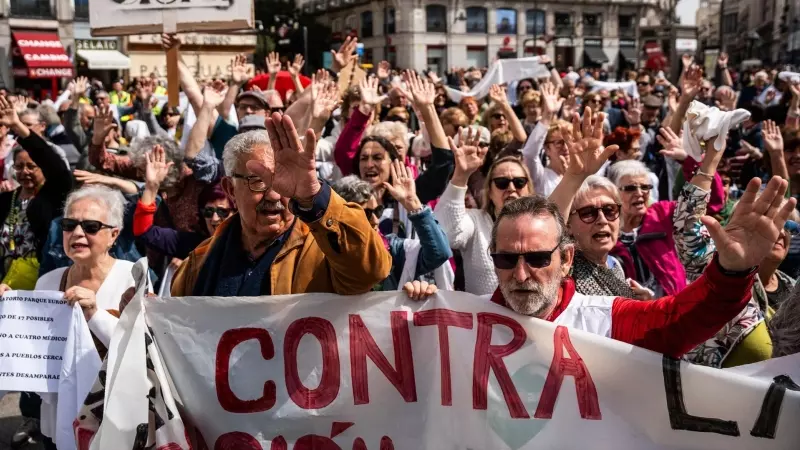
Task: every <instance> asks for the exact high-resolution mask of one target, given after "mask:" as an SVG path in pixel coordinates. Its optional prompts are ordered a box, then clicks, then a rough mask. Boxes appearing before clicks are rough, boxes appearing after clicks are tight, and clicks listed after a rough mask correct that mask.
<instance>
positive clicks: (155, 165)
mask: <svg viewBox="0 0 800 450" xmlns="http://www.w3.org/2000/svg"><path fill="white" fill-rule="evenodd" d="M170 167H171V163H167V162H166V160H165V156H164V151H163V150H161V148H160V147H156V149H155V150H153V152H151V153H149V154H147V168H146V170H145V188H144V191H143V192H142V197H141V199H140V200H139V202H138V203H137V204H136V211H135V212H134V215H133V234H134V236H136V238H137V239H138V240H139V241H140V242H142V243H144V244H145V245H146V246H147V247H148V248H151V249H153V250H156V251H158V252H160V253H162V254H164V255H167V256H171V257H173V258H178V259H183V258H186V257H187V256H188V255H189V253H191V252H192V250H194V249H195V248H196V247H197V246H198V245H199V244H200V243H201V242H203V241H204V240H206V239H208V237H209V236H211V235H213V234H214V230H216V229H217V227H218V226H219V225H220V224H221V223H222V222H223V221H224V220H225V219H227V218H228V216H230V215H231V214H232V213H233V212H235V209H234V208H233V207H232V204H231V201H230V199H228V197H227V196H226V195H225V193H224V192H223V190H222V187H221V186H220V185H219V183H217V184H209V185H206V187H205V188H204V189H203V191H202V192H201V193H200V196H199V200H198V204H197V207H198V212H199V214H200V217H202V219H203V220H202V222H200V223H198V225H197V226H196V227H195V230H193V231H190V232H181V231H178V230H175V229H172V228H166V227H159V226H154V225H153V220H154V218H155V215H156V210H157V204H156V198H157V196H158V190H159V189H160V185H161V182H162V181H164V178H166V176H167V174H168V172H169V168H170Z"/></svg>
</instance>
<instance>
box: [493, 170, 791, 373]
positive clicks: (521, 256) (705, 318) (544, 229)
mask: <svg viewBox="0 0 800 450" xmlns="http://www.w3.org/2000/svg"><path fill="white" fill-rule="evenodd" d="M787 186H788V183H787V182H786V181H785V180H783V179H781V178H779V177H774V178H773V179H772V180H770V181H769V183H768V184H767V186H766V188H765V189H764V191H763V192H762V193H761V194H760V195H759V189H760V187H761V181H760V180H759V179H756V178H754V179H753V180H751V181H750V183H749V184H748V185H747V190H746V191H745V194H744V196H742V199H741V200H740V202H739V204H738V205H737V207H736V210H735V211H734V213H733V216H732V217H731V220H730V222H729V223H728V225H727V226H726V227H725V228H724V229H723V228H722V226H721V225H720V224H719V222H717V221H716V220H714V219H713V218H711V217H708V216H706V217H704V218H703V219H702V221H703V224H704V225H706V227H707V228H708V231H709V233H710V234H711V237H712V238H713V239H714V241H715V242H717V254H716V255H715V256H714V260H713V262H712V263H711V264H709V266H708V267H707V268H706V270H705V273H704V274H703V275H702V276H701V277H700V278H699V279H698V280H697V281H695V282H694V283H692V284H690V285H689V286H687V287H686V288H685V289H684V290H682V291H681V292H679V293H678V294H677V295H674V296H668V297H662V298H660V299H658V300H652V301H640V300H634V299H627V298H620V297H606V296H591V295H583V294H580V293H578V292H575V283H574V282H573V281H572V279H571V278H570V276H569V274H570V270H571V268H572V258H573V256H574V253H575V248H574V246H573V244H572V242H571V241H570V239H569V235H568V232H567V226H566V225H565V222H564V218H563V217H562V216H561V213H560V212H559V208H558V206H557V205H556V204H555V203H552V202H550V201H548V200H547V199H545V198H542V197H538V196H534V197H523V198H520V199H517V200H514V201H513V202H510V203H508V204H506V205H505V206H504V207H503V209H502V210H501V211H500V214H499V215H498V217H497V220H495V222H494V227H493V229H492V240H491V244H490V249H489V251H490V253H491V256H492V260H493V262H494V266H495V271H496V273H497V278H498V280H499V287H498V289H497V290H496V291H495V293H494V294H493V295H492V296H491V301H492V302H494V303H497V304H500V305H503V306H506V307H508V308H511V309H513V310H514V311H516V312H518V313H520V314H524V315H528V316H533V317H537V318H539V319H544V320H547V321H550V322H553V323H555V324H558V325H564V326H567V327H571V328H577V329H581V330H584V331H588V332H590V333H595V334H599V335H601V336H605V337H610V338H612V339H616V340H619V341H623V342H627V343H629V344H632V345H636V346H638V347H643V348H646V349H649V350H653V351H655V352H659V353H663V354H666V355H670V356H673V357H676V358H679V357H680V356H682V355H683V354H684V353H686V352H688V351H689V350H691V349H692V348H694V347H695V346H697V345H698V344H700V343H702V342H704V341H706V340H707V339H709V338H711V337H712V336H713V335H714V334H715V333H716V332H717V331H719V330H720V329H721V328H722V327H723V326H724V325H725V324H726V323H727V322H728V321H730V320H731V319H733V318H734V317H735V316H736V315H737V314H739V312H740V311H741V310H742V309H743V308H744V307H745V305H746V304H747V301H748V300H749V299H750V295H751V294H750V289H751V287H752V285H753V281H754V279H755V273H756V269H757V268H758V264H759V263H760V262H761V261H762V260H763V259H764V257H765V256H767V254H768V253H769V252H770V250H771V249H772V244H773V243H774V242H775V241H776V240H777V238H778V235H779V233H780V231H781V229H783V225H784V223H785V222H786V220H787V218H788V217H789V214H790V213H791V212H792V209H794V206H795V204H796V201H795V200H794V199H790V200H788V201H784V198H783V197H784V193H785V192H786V188H787Z"/></svg>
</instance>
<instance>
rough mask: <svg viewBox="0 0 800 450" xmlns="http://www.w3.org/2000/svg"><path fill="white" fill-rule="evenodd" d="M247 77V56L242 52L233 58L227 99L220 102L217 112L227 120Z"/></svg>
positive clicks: (226, 94) (226, 93)
mask: <svg viewBox="0 0 800 450" xmlns="http://www.w3.org/2000/svg"><path fill="white" fill-rule="evenodd" d="M246 79H247V57H246V56H244V54H242V53H240V54H238V55H236V56H234V57H233V59H231V77H230V78H229V79H228V90H227V92H225V99H224V100H222V103H220V104H219V107H218V108H217V112H218V113H219V115H220V116H222V119H223V120H225V119H227V117H228V114H229V113H230V110H231V106H233V104H234V103H235V102H236V96H237V95H239V90H240V86H241V85H242V83H244V82H245V80H246Z"/></svg>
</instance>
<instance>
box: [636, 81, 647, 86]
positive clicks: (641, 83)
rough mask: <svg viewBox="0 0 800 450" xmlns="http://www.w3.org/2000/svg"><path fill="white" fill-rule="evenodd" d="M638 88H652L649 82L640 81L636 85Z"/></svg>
mask: <svg viewBox="0 0 800 450" xmlns="http://www.w3.org/2000/svg"><path fill="white" fill-rule="evenodd" d="M636 85H637V86H650V83H648V82H647V81H639V82H637V83H636Z"/></svg>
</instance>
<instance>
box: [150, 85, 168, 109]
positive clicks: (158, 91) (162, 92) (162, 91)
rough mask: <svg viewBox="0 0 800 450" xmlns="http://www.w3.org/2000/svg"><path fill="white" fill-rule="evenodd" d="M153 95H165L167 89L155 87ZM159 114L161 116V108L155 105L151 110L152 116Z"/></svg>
mask: <svg viewBox="0 0 800 450" xmlns="http://www.w3.org/2000/svg"><path fill="white" fill-rule="evenodd" d="M153 95H167V88H165V87H164V86H156V89H155V91H153ZM159 114H161V107H160V106H159V105H156V106H155V108H153V115H154V116H158V115H159Z"/></svg>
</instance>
